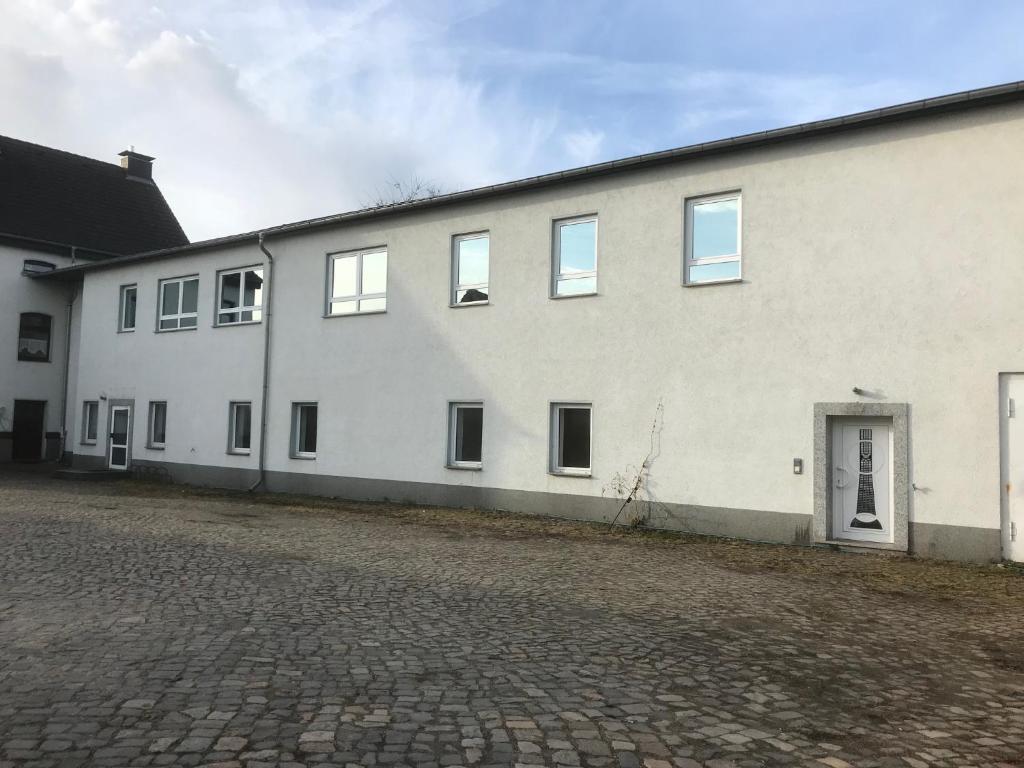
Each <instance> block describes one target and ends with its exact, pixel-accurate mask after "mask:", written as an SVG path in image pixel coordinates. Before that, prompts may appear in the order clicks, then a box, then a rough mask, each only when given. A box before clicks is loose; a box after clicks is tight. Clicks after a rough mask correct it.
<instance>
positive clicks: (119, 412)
mask: <svg viewBox="0 0 1024 768" xmlns="http://www.w3.org/2000/svg"><path fill="white" fill-rule="evenodd" d="M131 421H132V409H131V408H129V407H128V406H126V405H114V406H111V408H110V438H109V440H110V449H109V456H110V461H109V464H108V466H109V467H110V468H111V469H128V435H129V434H131Z"/></svg>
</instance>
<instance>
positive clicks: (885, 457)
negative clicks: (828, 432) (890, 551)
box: [832, 419, 893, 543]
mask: <svg viewBox="0 0 1024 768" xmlns="http://www.w3.org/2000/svg"><path fill="white" fill-rule="evenodd" d="M891 456H892V421H891V420H888V419H848V420H847V419H840V420H836V423H835V425H834V427H833V433H832V465H833V466H832V536H833V538H835V539H852V540H854V541H874V542H882V543H891V542H892V540H893V538H892V524H893V510H892V480H893V478H892V462H891V461H890V457H891Z"/></svg>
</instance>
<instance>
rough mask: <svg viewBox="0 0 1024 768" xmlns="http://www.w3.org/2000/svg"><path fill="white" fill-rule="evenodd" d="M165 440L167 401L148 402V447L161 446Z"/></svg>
mask: <svg viewBox="0 0 1024 768" xmlns="http://www.w3.org/2000/svg"><path fill="white" fill-rule="evenodd" d="M166 441H167V403H166V402H164V401H153V402H151V403H150V404H149V441H148V443H147V445H148V447H150V448H163V447H164V443H165V442H166Z"/></svg>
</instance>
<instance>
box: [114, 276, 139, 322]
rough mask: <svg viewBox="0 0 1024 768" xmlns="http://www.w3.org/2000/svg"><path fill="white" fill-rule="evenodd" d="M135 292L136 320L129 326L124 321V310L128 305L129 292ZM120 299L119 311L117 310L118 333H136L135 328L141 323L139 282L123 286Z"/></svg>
mask: <svg viewBox="0 0 1024 768" xmlns="http://www.w3.org/2000/svg"><path fill="white" fill-rule="evenodd" d="M129 291H134V292H135V321H134V324H133V325H132V326H131V327H129V326H128V325H126V324H125V322H124V311H125V308H126V307H127V306H128V301H127V298H128V292H129ZM118 298H119V300H118V312H117V331H118V333H135V328H136V326H137V325H138V324H139V284H138V283H129V284H127V285H122V286H121V291H120V295H119V297H118Z"/></svg>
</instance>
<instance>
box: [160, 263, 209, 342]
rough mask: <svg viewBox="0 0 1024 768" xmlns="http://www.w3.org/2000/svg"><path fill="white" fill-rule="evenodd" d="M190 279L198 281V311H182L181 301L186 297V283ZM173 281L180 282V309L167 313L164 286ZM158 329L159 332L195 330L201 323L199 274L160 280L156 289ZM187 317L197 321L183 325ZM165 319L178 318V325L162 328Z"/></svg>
mask: <svg viewBox="0 0 1024 768" xmlns="http://www.w3.org/2000/svg"><path fill="white" fill-rule="evenodd" d="M190 280H195V281H196V311H195V312H182V311H181V303H182V300H183V299H184V298H185V291H184V287H185V283H187V282H188V281H190ZM171 283H177V284H178V311H177V312H176V313H173V314H170V315H165V314H164V313H163V312H164V288H165V287H166V286H168V285H170V284H171ZM156 297H157V302H156V330H157V332H158V333H169V332H172V331H193V330H195V329H196V327H197V326H198V325H199V275H185V276H183V277H168V278H165V279H163V280H160V281H159V282H158V283H157V291H156ZM185 319H193V320H195V323H194V324H193V325H186V326H182V325H181V321H182V320H185ZM164 320H177V321H178V325H177V326H176V327H175V328H161V327H160V326H161V324H162V323H163V321H164Z"/></svg>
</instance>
